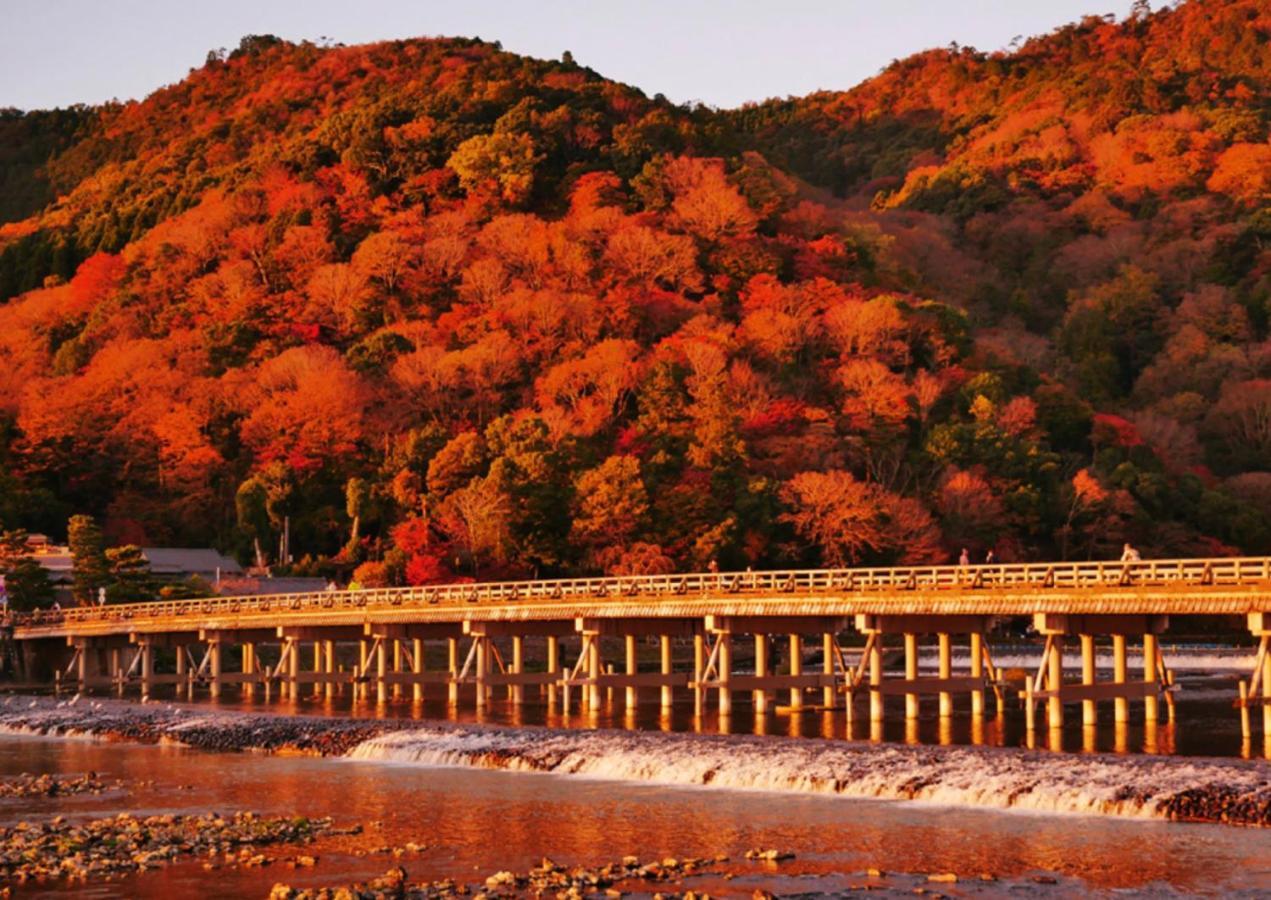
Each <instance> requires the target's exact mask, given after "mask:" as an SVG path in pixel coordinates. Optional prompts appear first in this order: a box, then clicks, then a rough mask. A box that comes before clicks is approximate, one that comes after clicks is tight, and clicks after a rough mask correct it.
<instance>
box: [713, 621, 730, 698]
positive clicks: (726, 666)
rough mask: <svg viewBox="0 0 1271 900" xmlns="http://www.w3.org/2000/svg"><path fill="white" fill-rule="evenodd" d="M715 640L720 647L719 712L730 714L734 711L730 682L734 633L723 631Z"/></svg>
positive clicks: (718, 661) (717, 660) (718, 662)
mask: <svg viewBox="0 0 1271 900" xmlns="http://www.w3.org/2000/svg"><path fill="white" fill-rule="evenodd" d="M715 641H716V642H717V644H718V648H719V654H718V657H717V659H716V660H715V664H716V667H717V669H718V673H719V674H718V676H717V677H718V678H719V714H720V716H729V715H732V711H733V689H732V686H731V685H730V684H729V682H730V681H732V677H733V643H732V635H731V634H730V633H729V632H727V631H721V632H720V633H719V634H718V635H717V636H716V637H715Z"/></svg>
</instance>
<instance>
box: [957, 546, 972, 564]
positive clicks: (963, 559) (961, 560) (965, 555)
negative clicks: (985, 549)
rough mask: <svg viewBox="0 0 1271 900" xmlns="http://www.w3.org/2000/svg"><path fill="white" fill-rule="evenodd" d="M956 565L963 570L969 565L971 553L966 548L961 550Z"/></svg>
mask: <svg viewBox="0 0 1271 900" xmlns="http://www.w3.org/2000/svg"><path fill="white" fill-rule="evenodd" d="M958 565H959V566H962V567H963V568H966V567H967V566H969V565H971V551H970V550H968V549H967V548H966V547H963V548H962V555H961V556H959V557H958Z"/></svg>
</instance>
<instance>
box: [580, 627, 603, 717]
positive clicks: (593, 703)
mask: <svg viewBox="0 0 1271 900" xmlns="http://www.w3.org/2000/svg"><path fill="white" fill-rule="evenodd" d="M587 678H588V679H589V680H590V682H591V683H590V684H588V685H587V690H586V691H585V692H584V696H585V697H586V698H587V711H588V712H589V713H597V712H599V711H600V635H598V634H596V635H592V638H591V640H590V641H589V642H588V643H587Z"/></svg>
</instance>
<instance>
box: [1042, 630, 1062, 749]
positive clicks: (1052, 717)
mask: <svg viewBox="0 0 1271 900" xmlns="http://www.w3.org/2000/svg"><path fill="white" fill-rule="evenodd" d="M1046 682H1047V684H1046V689H1047V690H1048V691H1050V692H1051V696H1050V697H1049V699H1047V700H1046V724H1047V725H1049V726H1050V728H1051V730H1052V731H1053V730H1054V729H1057V728H1063V727H1064V701H1063V698H1062V697H1060V696H1059V693H1060V691H1062V690H1063V686H1064V638H1063V635H1061V634H1056V635H1052V636H1051V650H1050V666H1049V668H1048V670H1047V674H1046Z"/></svg>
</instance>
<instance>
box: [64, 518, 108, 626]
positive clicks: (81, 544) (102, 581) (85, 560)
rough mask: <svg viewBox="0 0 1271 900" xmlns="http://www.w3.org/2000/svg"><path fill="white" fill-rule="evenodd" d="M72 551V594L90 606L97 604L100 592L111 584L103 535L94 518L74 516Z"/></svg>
mask: <svg viewBox="0 0 1271 900" xmlns="http://www.w3.org/2000/svg"><path fill="white" fill-rule="evenodd" d="M66 542H67V543H68V544H69V545H70V548H71V580H72V585H71V593H72V595H73V596H74V597H75V602H76V603H79V604H80V605H81V606H86V605H88V604H90V603H95V602H96V601H97V592H98V591H99V590H100V589H101V588H104V587H105V586H106V585H107V583H108V582H109V581H110V570H109V567H108V566H107V564H106V554H105V551H104V550H103V549H102V533H101V529H100V528H99V527H97V522H96V520H95V519H93V517H92V516H71V520H70V522H69V523H68V525H67V529H66Z"/></svg>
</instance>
